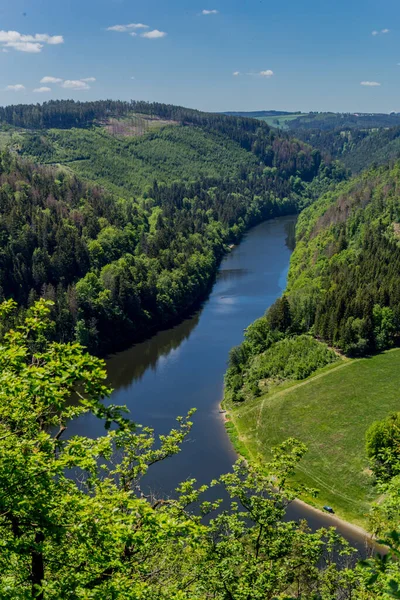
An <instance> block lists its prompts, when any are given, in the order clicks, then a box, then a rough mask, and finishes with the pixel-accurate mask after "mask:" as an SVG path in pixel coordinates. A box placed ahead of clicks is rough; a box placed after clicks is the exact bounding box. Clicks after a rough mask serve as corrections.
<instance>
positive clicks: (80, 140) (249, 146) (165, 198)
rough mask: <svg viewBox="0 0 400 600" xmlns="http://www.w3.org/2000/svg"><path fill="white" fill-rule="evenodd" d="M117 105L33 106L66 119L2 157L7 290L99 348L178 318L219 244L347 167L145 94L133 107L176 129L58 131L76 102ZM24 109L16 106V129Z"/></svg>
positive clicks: (306, 198) (286, 208) (294, 205)
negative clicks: (48, 304)
mask: <svg viewBox="0 0 400 600" xmlns="http://www.w3.org/2000/svg"><path fill="white" fill-rule="evenodd" d="M137 104H138V103H137ZM93 106H94V107H95V108H96V110H94V108H93ZM129 106H131V105H129ZM124 107H125V104H123V105H121V103H115V104H113V103H107V102H105V103H89V105H88V106H86V105H80V104H79V103H72V102H71V103H68V102H67V103H48V104H47V105H43V106H42V107H37V110H38V115H39V116H38V117H37V118H39V117H40V118H41V119H45V118H46V119H47V118H49V119H53V120H54V119H57V118H60V114H62V109H63V108H64V109H65V111H66V121H65V122H63V126H64V128H62V129H50V130H42V131H26V129H24V130H19V132H18V133H17V134H16V135H15V136H14V137H13V146H12V148H11V150H13V152H12V153H11V154H10V153H8V152H5V153H4V154H3V155H2V159H1V206H0V218H1V221H0V223H1V230H2V240H3V242H2V252H1V256H0V261H1V262H0V286H1V293H2V297H4V298H9V297H12V298H14V299H16V300H17V301H18V303H19V304H20V305H21V307H24V306H25V307H26V306H28V305H30V304H31V303H32V302H33V301H34V299H35V298H37V297H38V296H40V295H41V296H44V297H45V298H49V299H52V300H54V301H55V308H54V318H55V321H56V333H55V335H56V337H57V338H59V339H72V338H73V337H77V338H78V339H79V340H80V341H81V342H83V343H84V344H85V345H87V346H88V347H89V348H90V349H91V350H93V351H96V352H104V351H106V350H110V349H116V348H120V347H122V346H124V345H126V344H128V343H129V342H133V341H135V340H138V339H140V338H142V337H143V336H145V335H148V334H149V333H150V332H151V331H154V330H155V329H157V328H160V327H163V326H165V325H167V324H169V323H171V322H173V321H175V320H177V319H179V318H181V317H182V315H183V314H185V312H186V311H187V310H188V309H190V308H191V307H192V306H193V305H194V303H195V302H196V301H197V300H198V299H199V298H201V297H202V296H203V295H204V294H205V293H206V291H207V289H208V288H209V285H210V283H211V282H212V279H213V277H214V274H215V272H216V268H217V265H218V262H219V260H220V258H221V257H222V255H223V253H224V252H225V251H226V248H227V244H229V243H232V242H235V241H237V240H238V239H239V238H240V236H241V234H242V233H243V232H244V231H245V230H246V228H247V227H249V226H250V225H252V224H255V223H257V222H259V221H261V220H263V219H267V218H271V217H275V216H278V215H283V214H288V213H293V212H297V211H298V210H299V209H301V208H303V207H304V206H305V205H307V204H308V203H310V202H311V201H312V200H313V199H315V197H316V195H318V194H319V192H320V190H321V189H325V188H326V186H329V184H330V183H331V182H332V181H334V180H335V179H340V178H343V177H344V172H343V170H341V169H340V168H338V167H337V166H336V165H334V164H332V165H330V166H326V165H325V164H321V160H320V155H319V153H318V151H316V150H312V149H311V147H310V146H307V145H304V144H302V143H301V142H298V141H296V140H290V139H289V138H287V137H286V136H280V135H279V134H278V133H276V132H272V131H271V130H270V128H269V127H267V126H266V125H261V126H260V124H259V123H258V122H257V121H255V120H251V119H240V118H230V117H226V116H223V115H219V116H213V115H207V114H202V113H198V112H197V111H190V110H187V109H180V108H179V107H169V106H164V105H147V104H145V103H143V105H142V104H140V106H139V107H138V106H136V108H140V110H141V111H142V113H141V114H144V112H145V111H147V113H148V114H150V113H151V114H152V115H153V117H154V116H156V117H157V118H159V119H161V118H162V119H165V120H167V121H168V120H171V125H170V126H168V127H159V128H158V129H156V130H153V131H149V132H148V133H145V134H144V135H140V136H131V135H113V134H112V133H110V132H109V131H108V130H107V128H106V126H105V125H104V124H99V123H97V124H96V125H94V126H90V127H88V128H86V129H85V128H83V127H80V128H76V127H75V128H72V129H67V124H68V122H69V119H70V115H71V111H72V112H74V111H75V112H76V113H77V114H80V115H81V116H82V115H83V117H84V119H86V120H90V119H92V120H93V119H94V118H96V119H98V120H99V119H101V118H102V117H104V114H105V113H108V114H110V113H111V112H113V114H116V113H117V112H118V111H120V112H123V110H125V108H124ZM32 110H33V109H32ZM32 110H31V109H28V108H26V107H16V109H15V113H16V114H18V115H19V118H20V120H21V123H23V124H24V125H25V127H26V126H27V125H29V123H30V121H29V119H31V118H33V117H32V114H34V113H33V112H32ZM57 110H58V111H61V113H60V112H57ZM96 111H97V112H96ZM57 115H58V116H57ZM83 117H82V119H83ZM172 121H173V122H172ZM188 121H191V124H189V123H188ZM82 122H83V121H82ZM15 140H17V142H16V141H15ZM16 151H18V152H19V154H22V155H24V156H25V157H27V158H29V161H28V162H27V161H26V159H25V160H21V159H20V158H17V157H16ZM33 160H36V161H40V162H42V163H50V165H48V166H42V167H37V166H34V165H33V164H32V161H33ZM54 164H55V165H58V166H54ZM77 176H79V178H78V177H77ZM82 177H83V178H84V179H85V180H86V183H83V181H82ZM99 184H100V186H101V188H100V187H99ZM105 190H107V191H105ZM21 310H22V309H21Z"/></svg>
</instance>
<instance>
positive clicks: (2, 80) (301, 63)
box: [0, 0, 400, 112]
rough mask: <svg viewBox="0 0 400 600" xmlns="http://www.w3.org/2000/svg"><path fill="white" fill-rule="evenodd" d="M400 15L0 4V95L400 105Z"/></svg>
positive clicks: (367, 3) (311, 4) (256, 2)
mask: <svg viewBox="0 0 400 600" xmlns="http://www.w3.org/2000/svg"><path fill="white" fill-rule="evenodd" d="M203 11H206V13H207V14H203ZM398 23H400V3H399V2H398V0H396V1H395V0H381V1H380V2H377V1H376V0H373V1H372V0H347V1H344V0H336V1H332V0H318V1H317V0H301V1H300V0H296V1H295V0H282V1H281V2H270V1H267V0H205V1H203V0H190V1H189V0H187V1H184V0H168V1H167V0H142V1H141V2H138V1H137V0H0V103H1V104H3V105H4V104H13V103H20V102H42V101H44V100H49V99H51V98H74V99H80V100H85V99H86V100H89V99H97V98H114V99H118V98H119V99H131V98H134V99H143V100H150V101H153V100H156V101H160V102H168V103H173V104H181V105H185V106H190V107H194V108H199V109H204V110H214V111H223V110H260V109H276V110H278V109H280V110H302V111H308V110H333V111H360V112H361V111H362V112H364V111H365V112H367V111H371V112H372V111H373V112H389V111H392V110H395V111H399V112H400V66H399V63H400V43H399V42H400V26H398ZM117 25H118V26H120V27H118V28H117V29H118V30H115V29H113V30H110V29H109V28H111V27H115V26H117ZM128 25H129V27H128ZM140 25H143V26H144V25H145V26H146V27H140ZM373 32H374V34H373ZM131 34H136V35H131ZM163 34H165V35H163ZM234 73H238V74H236V75H234ZM44 78H47V79H44ZM48 78H51V79H48ZM362 82H363V84H364V85H361V83H362ZM378 84H379V85H378ZM34 90H36V91H34Z"/></svg>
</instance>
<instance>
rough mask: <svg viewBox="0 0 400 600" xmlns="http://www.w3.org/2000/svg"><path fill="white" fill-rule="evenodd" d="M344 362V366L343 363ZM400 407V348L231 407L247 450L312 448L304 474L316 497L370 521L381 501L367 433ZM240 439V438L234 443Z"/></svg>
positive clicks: (264, 454)
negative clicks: (290, 444) (288, 444)
mask: <svg viewBox="0 0 400 600" xmlns="http://www.w3.org/2000/svg"><path fill="white" fill-rule="evenodd" d="M336 364H337V363H336ZM394 411H400V351H399V350H398V349H396V350H391V351H389V352H385V353H382V354H379V355H377V356H374V357H372V358H363V359H358V360H354V361H348V362H341V363H339V364H338V365H337V366H335V367H334V368H332V367H328V368H327V369H325V370H322V372H321V371H320V372H319V374H317V375H315V376H314V377H311V378H309V379H307V380H306V381H303V382H301V383H298V384H295V385H294V386H292V387H289V388H288V389H285V390H283V391H281V392H278V393H275V394H270V395H268V394H267V395H265V396H262V397H260V398H258V399H257V400H256V401H253V402H251V403H249V404H248V405H246V404H241V405H238V406H236V407H234V408H233V409H232V410H230V418H231V420H232V423H231V424H230V426H229V425H228V429H230V428H232V429H233V431H232V432H231V435H232V438H233V439H234V438H236V441H238V442H239V443H238V447H239V450H240V449H242V451H243V448H244V449H245V452H246V453H247V454H248V455H249V456H251V457H252V458H254V459H260V460H261V461H263V462H264V461H265V460H268V459H269V458H270V449H271V447H273V446H276V445H278V444H280V443H281V442H282V441H284V440H285V439H287V438H289V437H295V438H297V439H299V440H301V441H303V442H304V443H305V444H307V446H308V449H309V450H308V452H307V454H306V456H305V457H304V458H303V460H302V461H301V463H300V466H299V470H298V474H297V476H296V479H297V480H298V481H301V482H302V483H305V484H307V485H308V486H310V487H312V488H318V489H319V492H320V493H319V496H318V497H317V498H316V499H314V500H312V501H311V500H310V499H307V500H309V501H310V503H312V504H314V505H315V506H317V507H319V508H320V507H322V506H323V505H324V504H329V505H331V506H332V507H333V508H334V509H335V512H336V513H337V514H338V516H340V517H342V518H344V519H346V520H347V521H351V522H353V523H355V524H358V525H363V526H365V525H366V523H367V517H366V515H367V513H368V512H369V509H370V507H371V503H372V502H373V501H374V500H375V498H376V495H377V494H376V489H375V487H374V485H373V481H372V477H371V474H370V471H369V469H368V459H367V456H366V453H365V433H366V431H367V429H368V427H369V426H370V425H371V423H373V422H374V421H377V420H380V419H383V418H384V417H386V416H387V415H388V414H389V413H391V412H394ZM234 441H235V440H234Z"/></svg>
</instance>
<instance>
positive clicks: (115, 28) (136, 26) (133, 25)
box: [107, 23, 149, 33]
mask: <svg viewBox="0 0 400 600" xmlns="http://www.w3.org/2000/svg"><path fill="white" fill-rule="evenodd" d="M148 28H149V26H148V25H144V23H128V25H113V26H112V27H107V31H118V32H120V33H124V32H126V31H129V30H130V29H148Z"/></svg>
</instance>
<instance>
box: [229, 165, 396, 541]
mask: <svg viewBox="0 0 400 600" xmlns="http://www.w3.org/2000/svg"><path fill="white" fill-rule="evenodd" d="M399 192H400V163H399V162H397V163H396V164H395V165H394V166H384V167H377V168H372V169H370V170H369V171H366V172H364V173H363V174H362V175H359V176H357V177H355V178H353V179H352V180H350V181H348V182H344V183H341V184H339V185H338V186H337V188H336V189H335V190H332V191H330V192H328V193H326V194H324V195H322V196H321V198H320V199H319V200H317V201H316V202H315V203H314V204H313V205H311V206H309V207H308V208H306V209H305V210H304V211H303V212H302V213H301V215H300V216H299V219H298V222H297V227H296V234H297V235H296V237H297V243H296V248H295V250H294V252H293V254H292V258H291V264H290V270H289V279H288V285H287V288H286V291H285V293H284V295H283V296H282V297H281V298H280V299H278V300H277V301H276V303H275V304H274V305H273V306H272V307H271V308H270V309H269V310H268V311H267V313H266V315H265V316H264V317H262V318H261V319H259V320H258V321H256V322H255V323H253V324H252V325H251V326H250V327H249V328H248V329H247V330H246V333H245V340H244V342H243V343H242V344H241V345H240V346H239V347H237V348H234V349H233V350H232V351H231V354H230V361H229V368H228V371H227V373H226V377H225V401H226V406H227V407H228V408H229V410H230V416H231V419H232V423H233V424H234V429H233V433H232V438H233V440H234V441H236V440H239V442H237V443H238V444H239V450H240V451H241V452H242V453H244V454H245V455H246V456H248V457H250V458H255V457H257V456H261V462H265V461H267V460H269V456H270V447H271V445H275V444H278V443H280V442H281V441H283V440H285V439H286V438H288V437H291V436H295V437H297V438H298V439H300V440H301V441H302V442H304V443H305V444H306V445H307V446H308V447H309V453H308V454H307V456H306V457H305V461H304V468H302V469H301V473H300V474H299V475H298V476H297V478H296V479H297V481H298V482H301V483H302V484H304V485H306V486H311V487H312V486H314V487H316V488H318V489H319V490H320V498H321V499H320V500H319V502H318V504H317V506H319V507H322V506H323V505H324V504H326V505H330V506H333V507H334V510H335V511H336V512H337V513H339V514H340V516H342V517H343V518H345V519H346V520H350V521H352V522H356V523H359V524H362V525H363V526H365V527H368V528H369V529H370V530H375V527H378V528H379V527H380V525H377V523H376V522H375V521H374V515H375V513H379V512H380V511H381V510H382V509H381V507H376V506H375V507H374V505H373V502H374V501H378V498H379V502H382V498H384V505H385V509H384V510H385V520H387V521H388V522H389V523H391V524H390V527H393V528H397V529H398V527H399V514H400V513H399V511H398V502H397V500H395V499H394V498H393V497H391V499H390V498H389V497H387V496H386V494H389V495H390V494H392V493H393V490H394V486H395V483H394V481H398V477H397V479H396V478H395V479H394V480H393V483H392V482H391V477H393V476H395V477H396V476H398V473H399V472H400V468H399V464H400V453H399V450H398V425H397V420H396V419H397V417H392V416H390V414H391V413H393V412H394V411H398V406H399V405H398V386H399V380H398V373H399V360H400V359H399V350H398V348H396V346H399V339H400V337H399V335H400V278H399V273H400V200H399V198H400V193H399ZM388 350H392V351H388ZM303 380H306V381H303ZM382 419H384V421H383V422H381V420H382ZM376 420H379V424H378V425H374V421H376ZM231 427H232V425H231ZM369 428H371V430H370V434H369V437H367V442H368V444H367V448H366V447H365V436H366V434H367V432H368V430H369ZM240 444H241V445H240ZM388 480H389V481H390V483H388ZM305 499H306V500H307V501H308V502H311V503H314V502H315V500H314V499H313V498H312V496H310V495H309V494H308V495H307V494H306V495H305ZM390 503H393V504H392V505H391V506H390ZM371 509H373V511H375V512H373V513H371V514H370V511H371ZM385 526H388V525H387V524H386V525H385Z"/></svg>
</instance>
